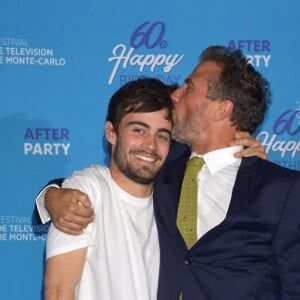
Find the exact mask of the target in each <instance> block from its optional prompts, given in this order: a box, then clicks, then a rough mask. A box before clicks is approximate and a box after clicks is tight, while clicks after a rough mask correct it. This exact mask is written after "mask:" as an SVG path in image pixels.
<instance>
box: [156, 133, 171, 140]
mask: <svg viewBox="0 0 300 300" xmlns="http://www.w3.org/2000/svg"><path fill="white" fill-rule="evenodd" d="M158 139H160V140H162V141H164V142H169V141H170V137H169V136H167V135H163V134H159V135H158Z"/></svg>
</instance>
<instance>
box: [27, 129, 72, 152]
mask: <svg viewBox="0 0 300 300" xmlns="http://www.w3.org/2000/svg"><path fill="white" fill-rule="evenodd" d="M24 140H25V142H24V154H25V155H44V156H45V155H46V156H47V155H50V156H52V155H56V156H59V155H68V153H69V149H70V146H71V144H70V142H69V141H70V132H69V130H68V129H66V128H26V130H25V134H24Z"/></svg>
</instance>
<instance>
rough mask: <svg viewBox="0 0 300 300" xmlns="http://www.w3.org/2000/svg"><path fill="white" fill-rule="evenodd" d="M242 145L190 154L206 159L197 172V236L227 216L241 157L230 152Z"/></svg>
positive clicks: (239, 148)
mask: <svg viewBox="0 0 300 300" xmlns="http://www.w3.org/2000/svg"><path fill="white" fill-rule="evenodd" d="M241 149H242V147H240V146H235V147H228V148H223V149H218V150H215V151H212V152H209V153H206V154H205V155H202V156H201V155H196V154H195V153H192V155H191V157H193V156H199V157H202V158H203V159H204V161H205V164H204V166H203V167H202V169H201V170H200V172H199V174H198V218H197V235H198V239H199V238H201V237H202V236H203V235H204V234H205V233H207V232H208V231H209V230H211V229H212V228H214V227H215V226H217V225H218V224H220V223H221V222H222V221H223V220H224V219H225V217H226V214H227V211H228V208H229V204H230V200H231V194H232V189H233V186H234V183H235V179H236V175H237V172H238V168H239V166H240V163H241V159H240V158H235V157H234V156H233V154H234V153H236V152H238V151H240V150H241Z"/></svg>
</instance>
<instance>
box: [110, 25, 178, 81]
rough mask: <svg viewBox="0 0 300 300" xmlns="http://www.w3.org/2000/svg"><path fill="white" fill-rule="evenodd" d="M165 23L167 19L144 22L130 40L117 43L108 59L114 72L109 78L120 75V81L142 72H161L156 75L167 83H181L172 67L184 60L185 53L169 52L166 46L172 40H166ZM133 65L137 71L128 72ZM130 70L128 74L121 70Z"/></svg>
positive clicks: (138, 75) (112, 78)
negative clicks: (127, 42)
mask: <svg viewBox="0 0 300 300" xmlns="http://www.w3.org/2000/svg"><path fill="white" fill-rule="evenodd" d="M165 33H166V24H165V23H164V22H152V23H151V22H144V23H142V24H141V25H139V26H138V27H137V28H136V29H134V30H133V32H132V34H131V36H130V40H129V44H130V45H126V44H123V43H120V44H117V45H116V46H115V47H114V48H113V50H112V56H111V57H109V58H108V61H109V62H110V63H112V64H113V68H112V72H111V75H110V78H109V80H108V83H109V84H112V83H113V81H114V80H115V79H117V78H118V80H119V82H120V85H123V84H125V83H126V82H128V81H130V80H134V79H137V78H139V77H142V75H141V73H143V72H144V71H145V72H151V73H153V72H156V71H157V70H159V71H160V72H162V73H161V74H160V75H157V72H156V76H154V77H156V78H158V79H160V80H161V81H163V82H164V83H166V84H171V83H178V82H179V78H180V76H179V75H174V74H170V72H171V71H172V70H173V68H174V67H175V66H176V65H178V64H179V63H180V62H181V61H182V60H183V57H184V55H183V54H177V53H176V54H170V53H169V52H168V51H167V49H168V46H169V43H168V41H167V40H165ZM149 52H150V53H149ZM129 68H132V69H133V70H134V72H135V73H134V74H132V75H129V74H128V70H129ZM122 70H127V72H126V74H121V72H122Z"/></svg>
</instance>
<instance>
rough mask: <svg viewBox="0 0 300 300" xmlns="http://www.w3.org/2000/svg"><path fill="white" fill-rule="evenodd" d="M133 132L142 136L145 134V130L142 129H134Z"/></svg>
mask: <svg viewBox="0 0 300 300" xmlns="http://www.w3.org/2000/svg"><path fill="white" fill-rule="evenodd" d="M133 132H136V133H138V134H143V133H144V132H145V130H144V129H142V128H134V129H133Z"/></svg>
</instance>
